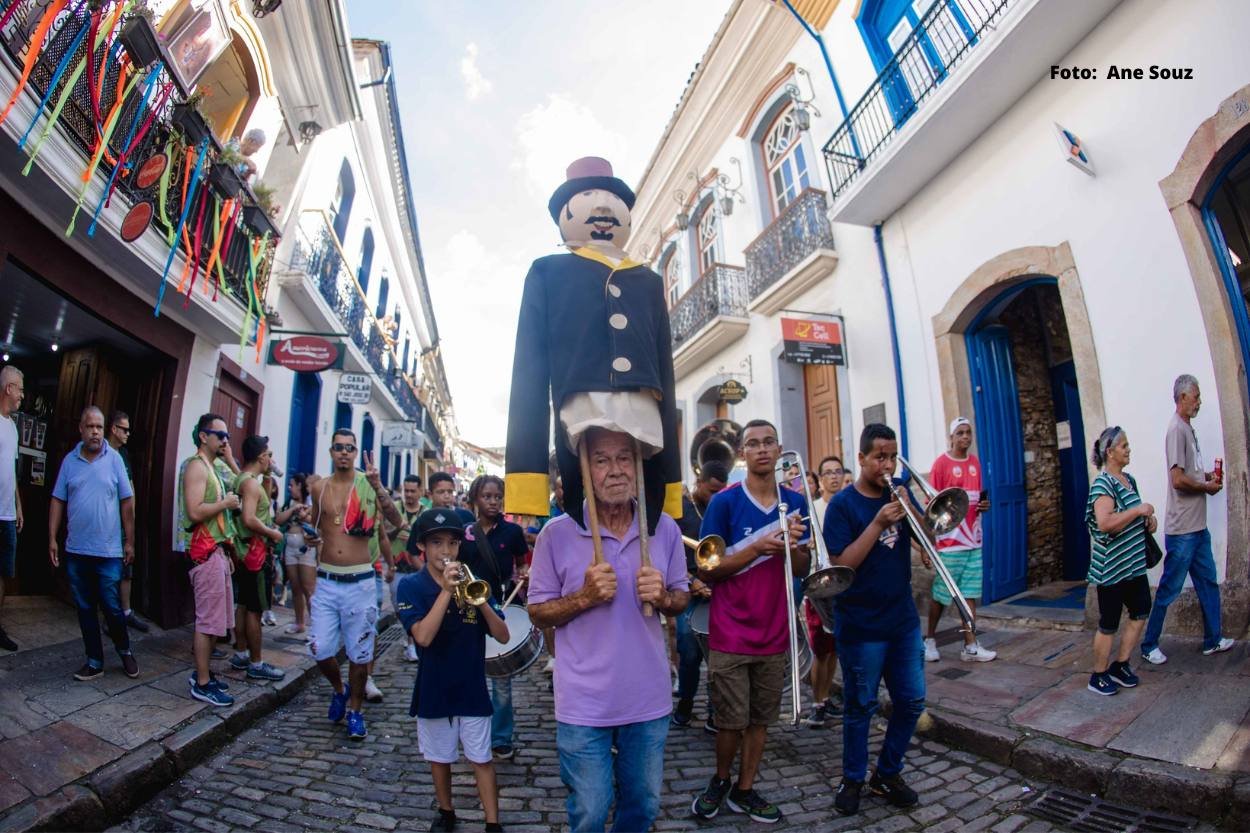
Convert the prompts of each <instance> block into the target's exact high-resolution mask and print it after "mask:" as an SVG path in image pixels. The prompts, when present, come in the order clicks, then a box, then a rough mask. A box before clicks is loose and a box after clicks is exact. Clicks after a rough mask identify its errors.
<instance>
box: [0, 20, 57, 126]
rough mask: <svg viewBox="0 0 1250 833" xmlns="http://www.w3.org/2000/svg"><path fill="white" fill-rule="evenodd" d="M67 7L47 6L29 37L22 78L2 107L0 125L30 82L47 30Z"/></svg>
mask: <svg viewBox="0 0 1250 833" xmlns="http://www.w3.org/2000/svg"><path fill="white" fill-rule="evenodd" d="M67 5H69V0H56V2H55V3H51V4H49V6H48V10H47V11H46V12H44V13H43V19H42V20H40V21H39V26H38V27H36V28H35V33H34V34H33V35H31V37H30V42H29V43H28V44H27V45H26V61H25V62H24V63H23V64H22V77H21V78H20V79H18V82H17V86H16V87H15V88H14V89H13V95H12V96H11V97H10V98H9V103H8V104H6V105H5V107H4V112H0V124H4V121H5V119H7V118H8V117H9V113H10V111H12V110H13V105H14V104H17V97H18V96H19V95H21V94H22V90H24V89H26V82H27V81H29V80H30V74H31V72H33V71H34V69H35V64H36V63H38V62H39V56H40V54H42V50H41V49H40V48H39V47H40V46H41V45H42V44H43V41H44V38H46V37H47V36H48V30H49V29H51V28H52V24H53V22H54V21H55V20H56V17H57V15H59V14H60V13H61V12H63V11H64V10H65V7H66V6H67Z"/></svg>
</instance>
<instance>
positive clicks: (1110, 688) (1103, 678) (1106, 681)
mask: <svg viewBox="0 0 1250 833" xmlns="http://www.w3.org/2000/svg"><path fill="white" fill-rule="evenodd" d="M1086 688H1088V689H1089V690H1090V691H1092V692H1094V693H1095V694H1101V695H1102V696H1103V697H1110V696H1111V695H1112V694H1115V693H1116V692H1117V691H1119V690H1120V686H1119V684H1118V683H1116V681H1115V680H1113V679H1111V675H1110V674H1108V673H1107V672H1106V671H1103V672H1102V673H1101V674H1090V675H1089V685H1087V686H1086Z"/></svg>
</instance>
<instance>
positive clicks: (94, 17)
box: [74, 6, 108, 124]
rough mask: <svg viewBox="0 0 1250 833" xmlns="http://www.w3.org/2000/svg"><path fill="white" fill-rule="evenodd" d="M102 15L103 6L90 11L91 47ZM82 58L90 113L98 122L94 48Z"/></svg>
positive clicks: (98, 31)
mask: <svg viewBox="0 0 1250 833" xmlns="http://www.w3.org/2000/svg"><path fill="white" fill-rule="evenodd" d="M103 16H104V7H103V6H101V7H100V8H98V9H96V10H95V11H93V12H92V13H91V22H90V24H88V25H89V28H90V29H91V45H92V46H93V47H94V46H95V42H96V36H97V35H99V33H100V18H102V17H103ZM74 51H76V50H74ZM105 57H106V58H107V57H108V50H105ZM83 60H84V61H85V62H86V64H87V89H89V90H91V113H92V116H93V120H94V121H95V123H96V124H99V122H100V100H99V99H98V98H96V96H95V77H96V69H95V49H90V50H88V52H87V54H86V56H85V57H84V58H83ZM101 71H103V67H101Z"/></svg>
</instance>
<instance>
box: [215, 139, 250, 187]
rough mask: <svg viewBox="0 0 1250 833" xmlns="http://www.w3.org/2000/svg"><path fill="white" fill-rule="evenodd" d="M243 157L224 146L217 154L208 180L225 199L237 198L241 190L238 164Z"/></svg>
mask: <svg viewBox="0 0 1250 833" xmlns="http://www.w3.org/2000/svg"><path fill="white" fill-rule="evenodd" d="M242 161H243V157H242V156H241V155H240V154H239V152H238V151H237V150H235V149H234V147H232V146H231V145H226V146H224V147H223V148H222V149H221V152H220V153H218V154H217V161H216V162H214V163H213V170H212V173H211V174H209V179H210V180H211V181H212V183H213V185H214V186H215V187H216V188H217V190H218V191H219V192H220V193H221V194H222V196H224V197H227V198H233V197H237V196H238V195H239V192H240V191H242V190H243V178H242V177H240V176H239V164H240V163H241V162H242Z"/></svg>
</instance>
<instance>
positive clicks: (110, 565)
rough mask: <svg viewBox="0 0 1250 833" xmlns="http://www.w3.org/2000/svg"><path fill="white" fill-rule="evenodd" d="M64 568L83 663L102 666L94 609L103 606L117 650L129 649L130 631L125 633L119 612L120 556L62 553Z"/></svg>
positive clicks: (124, 650)
mask: <svg viewBox="0 0 1250 833" xmlns="http://www.w3.org/2000/svg"><path fill="white" fill-rule="evenodd" d="M65 571H66V572H67V573H68V574H69V591H70V594H71V595H73V597H74V605H75V607H77V608H78V626H79V627H80V628H81V629H82V642H83V645H84V647H86V649H87V663H88V664H90V665H91V666H92V667H94V668H103V667H104V643H103V641H102V640H101V639H100V619H99V615H98V614H97V613H96V611H97V609H98V608H100V607H102V608H104V621H105V622H107V623H108V629H109V636H110V637H111V638H112V640H113V646H114V647H115V648H117V653H119V654H128V653H130V635H129V634H127V633H126V617H125V615H124V614H123V613H122V597H121V580H122V560H121V559H120V558H99V557H97V556H94V555H77V554H75V553H66V558H65Z"/></svg>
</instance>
